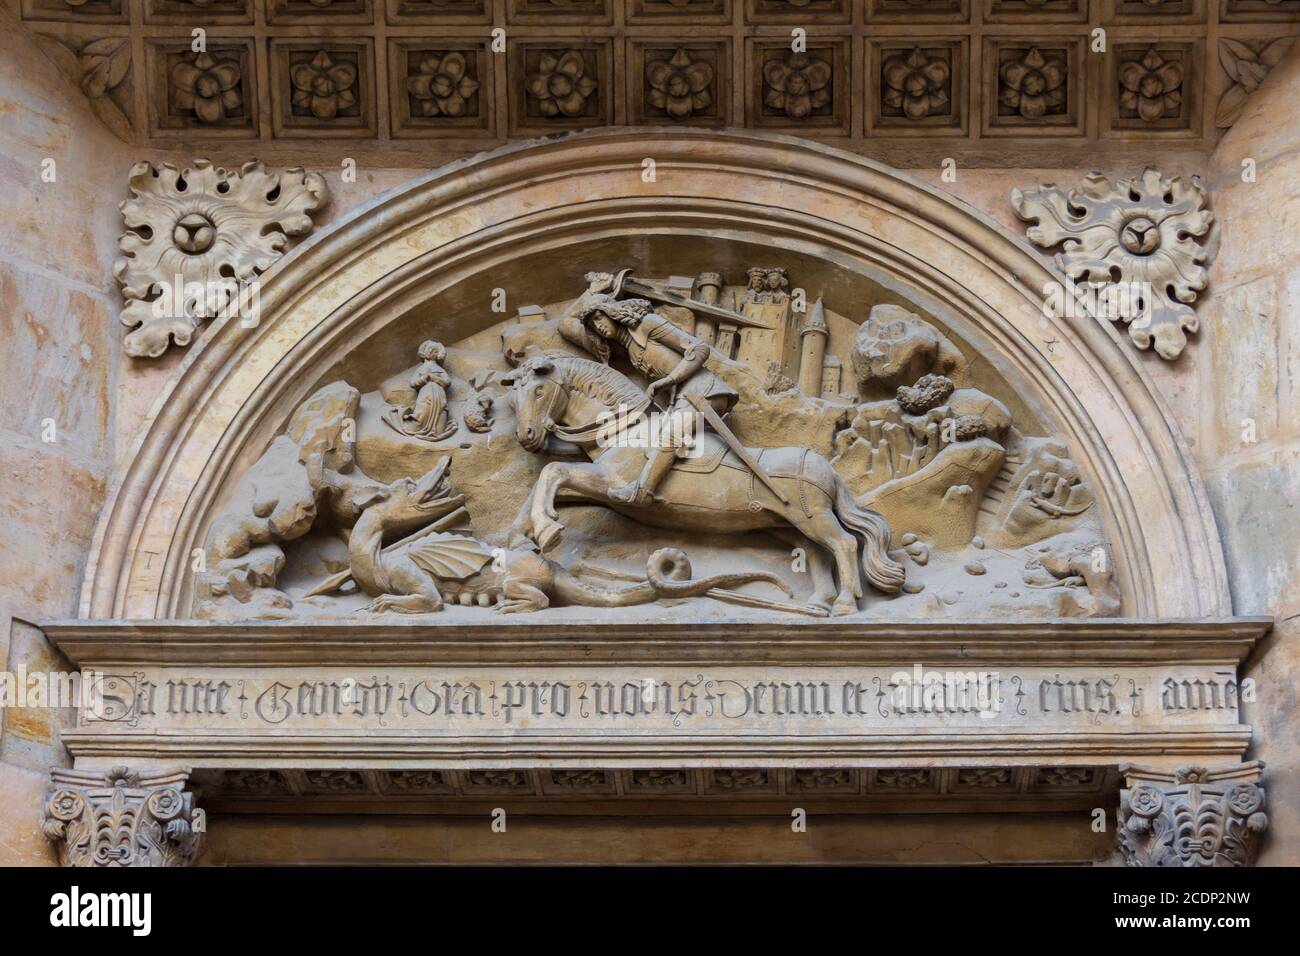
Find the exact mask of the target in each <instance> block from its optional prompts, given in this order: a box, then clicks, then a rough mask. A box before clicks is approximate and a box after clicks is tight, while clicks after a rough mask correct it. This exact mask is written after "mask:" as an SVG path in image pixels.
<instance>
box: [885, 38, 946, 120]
mask: <svg viewBox="0 0 1300 956" xmlns="http://www.w3.org/2000/svg"><path fill="white" fill-rule="evenodd" d="M881 79H882V80H884V83H883V84H882V89H881V91H880V99H881V102H882V103H883V104H884V105H885V106H886V107H888V108H889V109H894V110H899V111H901V112H902V115H904V116H906V117H907V118H908V119H911V120H920V119H925V118H926V117H927V116H931V115H934V114H937V113H946V112H947V111H948V108H949V102H950V96H949V89H950V88H951V80H952V67H951V65H950V64H949V63H948V62H947V61H945V60H944V59H942V58H940V57H939V56H937V55H933V56H932V55H931V54H929V53H927V52H926V51H925V50H922V49H921V48H920V47H914V48H913V49H912V51H911V52H910V53H908V54H906V55H903V54H901V53H898V54H895V55H893V56H891V57H888V58H887V59H886V60H885V61H884V64H883V65H882V69H881Z"/></svg>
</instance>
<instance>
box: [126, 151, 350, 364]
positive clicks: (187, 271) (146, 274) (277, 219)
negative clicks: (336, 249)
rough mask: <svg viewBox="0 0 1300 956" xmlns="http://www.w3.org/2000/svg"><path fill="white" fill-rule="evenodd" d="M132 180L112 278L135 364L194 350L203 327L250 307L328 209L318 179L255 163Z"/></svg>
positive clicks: (200, 165)
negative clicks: (181, 348)
mask: <svg viewBox="0 0 1300 956" xmlns="http://www.w3.org/2000/svg"><path fill="white" fill-rule="evenodd" d="M129 181H130V187H131V198H130V199H128V200H126V201H125V202H123V203H122V207H121V208H122V219H123V221H124V222H125V224H126V231H125V232H124V233H123V234H122V237H121V238H120V239H119V240H118V247H119V248H120V249H121V250H122V255H121V256H120V257H119V258H118V259H117V261H116V262H115V263H114V264H113V275H114V277H115V278H116V279H117V283H118V286H119V287H120V288H121V290H122V296H123V298H124V299H125V300H126V304H125V305H124V307H123V309H122V316H121V318H122V324H123V325H125V326H126V327H127V328H129V329H131V331H130V332H129V333H127V336H126V342H125V348H126V352H127V354H128V355H133V356H137V357H148V358H156V357H158V356H159V355H162V354H163V353H164V352H165V351H167V349H168V348H169V347H170V345H171V344H172V342H175V343H176V344H177V345H188V344H189V341H190V339H191V338H192V337H193V335H194V332H195V330H196V329H197V328H198V327H199V326H200V325H201V324H202V323H203V322H204V321H206V320H207V319H211V318H214V317H216V316H217V315H219V314H222V312H223V311H229V310H231V308H232V303H234V304H235V305H238V304H239V303H241V302H247V301H248V288H249V283H252V282H255V281H256V280H257V277H258V276H259V275H261V274H262V273H263V272H265V271H266V270H267V269H269V268H270V267H271V266H272V265H274V264H275V263H276V262H277V261H278V260H279V259H280V257H281V256H283V255H284V252H285V247H286V246H287V244H288V242H289V239H290V237H291V236H292V237H298V236H305V235H307V234H308V233H309V232H311V230H312V227H313V222H312V218H311V214H312V213H314V212H317V211H318V210H320V209H322V208H323V207H324V206H325V204H326V203H327V202H328V201H329V188H328V187H327V186H326V185H325V180H324V179H322V178H321V177H320V176H319V175H317V174H316V173H307V172H304V171H303V170H301V169H290V170H288V171H286V172H284V173H279V174H277V173H270V172H267V171H266V169H264V168H263V166H262V164H261V163H258V162H251V163H245V164H244V165H243V167H241V168H240V169H238V170H226V169H222V168H221V167H219V166H213V165H212V164H211V163H209V162H208V161H207V160H205V159H199V160H195V162H194V165H193V166H191V167H189V168H186V169H178V168H177V167H175V166H172V165H171V164H170V163H164V164H162V165H161V166H160V167H155V166H154V165H152V164H151V163H148V162H139V163H136V164H135V166H133V167H132V168H131V175H130V180H129ZM232 296H235V297H242V298H232Z"/></svg>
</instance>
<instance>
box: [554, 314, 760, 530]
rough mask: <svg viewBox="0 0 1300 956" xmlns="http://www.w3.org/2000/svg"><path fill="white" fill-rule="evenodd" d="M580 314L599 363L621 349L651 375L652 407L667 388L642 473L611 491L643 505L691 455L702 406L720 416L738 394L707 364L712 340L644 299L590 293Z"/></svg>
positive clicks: (611, 494)
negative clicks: (678, 323)
mask: <svg viewBox="0 0 1300 956" xmlns="http://www.w3.org/2000/svg"><path fill="white" fill-rule="evenodd" d="M577 318H578V319H579V321H580V322H581V323H582V325H583V327H584V329H586V330H587V331H588V332H589V333H592V334H590V335H588V336H587V337H586V344H587V346H588V348H589V349H590V350H591V351H593V353H594V354H595V356H596V357H597V358H598V359H600V361H601V362H603V363H604V364H606V365H608V364H609V362H610V358H611V356H612V354H613V351H614V347H617V349H618V351H619V352H620V353H622V354H623V355H624V356H625V357H626V358H627V360H628V362H629V363H630V364H631V365H632V367H633V368H635V369H636V370H637V371H638V372H640V373H641V374H642V375H645V376H646V377H647V378H649V379H650V385H649V387H647V388H646V398H647V400H648V402H649V404H650V405H654V404H655V403H656V399H657V396H658V395H659V393H660V392H662V391H663V390H664V389H667V390H668V394H667V401H666V402H664V403H662V407H663V408H664V409H665V411H664V413H663V414H662V415H658V416H655V418H654V421H655V422H656V423H657V424H656V427H655V428H654V434H653V435H652V436H651V448H650V450H649V452H648V453H647V456H646V463H645V468H644V469H643V470H642V471H641V475H640V477H639V478H637V479H636V480H635V481H633V482H631V483H630V484H626V485H622V486H620V487H617V488H611V489H610V490H609V492H608V495H609V498H610V500H611V501H616V502H620V503H622V504H635V505H640V506H645V505H646V504H648V503H649V502H650V501H651V500H652V499H653V497H654V493H655V489H656V488H658V487H659V485H660V483H661V482H662V481H663V480H664V478H665V476H667V474H668V472H669V471H671V470H672V467H673V463H674V461H675V460H676V459H678V458H684V457H686V456H687V455H688V454H689V453H690V449H691V447H692V436H694V435H695V434H696V433H697V432H698V429H699V427H700V426H699V419H700V404H703V403H707V404H708V405H709V406H710V407H711V409H712V411H713V412H714V413H715V415H716V416H717V418H718V419H720V418H721V416H723V415H726V414H727V412H729V411H731V408H732V406H733V405H735V404H736V400H737V399H738V398H739V397H740V396H739V394H738V393H737V392H736V390H735V389H733V388H732V387H731V386H730V385H728V384H727V383H726V382H724V381H723V380H722V379H721V378H719V377H718V376H717V375H716V374H715V373H714V372H713V371H711V370H710V369H709V368H708V367H707V365H706V362H707V360H708V358H709V355H710V353H711V349H710V347H709V344H708V343H707V342H705V341H703V340H702V339H698V338H696V337H695V336H694V335H691V334H690V333H689V332H687V331H685V330H684V329H682V328H680V327H678V326H676V325H674V324H673V323H672V322H669V321H668V320H667V319H665V318H664V317H663V316H661V315H658V314H656V313H655V312H653V311H652V310H651V305H650V303H649V302H648V301H647V300H645V299H615V298H614V297H613V296H611V295H608V294H605V293H594V294H590V295H588V296H587V297H586V301H585V302H584V303H583V304H582V306H581V307H580V308H579V310H578V312H577ZM709 417H710V418H712V416H709ZM727 437H730V436H727Z"/></svg>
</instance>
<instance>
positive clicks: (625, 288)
mask: <svg viewBox="0 0 1300 956" xmlns="http://www.w3.org/2000/svg"><path fill="white" fill-rule="evenodd" d="M611 294H612V295H613V296H614V297H615V298H618V297H619V296H620V295H623V294H629V295H635V296H639V297H640V298H643V299H649V300H651V301H652V302H661V303H663V304H664V305H676V306H680V307H681V308H683V309H690V310H691V311H692V312H698V313H700V314H701V315H707V316H708V317H709V318H711V319H717V320H719V321H721V322H730V323H732V324H733V325H743V326H745V327H746V328H750V329H766V328H768V326H767V325H764V324H763V323H762V322H759V321H757V320H755V319H751V318H750V317H749V316H747V315H742V314H741V313H739V312H732V311H731V310H730V309H724V308H723V307H722V306H720V305H709V303H707V302H700V301H699V300H698V299H688V298H686V297H685V296H680V295H677V294H676V293H674V292H666V291H664V290H663V289H656V288H655V287H654V286H652V285H650V284H649V283H646V282H642V281H641V280H640V279H634V278H632V277H631V276H627V277H626V278H624V279H623V280H622V281H621V282H615V284H614V291H613V292H612V293H611Z"/></svg>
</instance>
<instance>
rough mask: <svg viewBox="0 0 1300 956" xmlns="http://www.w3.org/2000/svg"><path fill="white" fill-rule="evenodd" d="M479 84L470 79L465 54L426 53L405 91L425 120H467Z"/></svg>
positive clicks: (450, 52) (407, 83)
mask: <svg viewBox="0 0 1300 956" xmlns="http://www.w3.org/2000/svg"><path fill="white" fill-rule="evenodd" d="M478 88H479V83H478V80H476V79H474V78H473V77H472V76H470V75H469V62H468V60H467V59H466V58H465V54H464V53H461V52H459V51H456V50H450V51H438V52H430V53H426V54H425V55H424V56H422V57H421V58H420V61H419V64H418V65H417V67H416V75H415V76H410V77H407V79H406V89H407V92H408V93H410V95H411V98H412V99H413V100H415V102H416V103H418V104H419V111H420V113H421V115H423V116H464V115H465V114H466V111H467V109H468V106H469V103H470V97H472V96H473V95H474V94H475V93H476V92H478Z"/></svg>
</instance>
